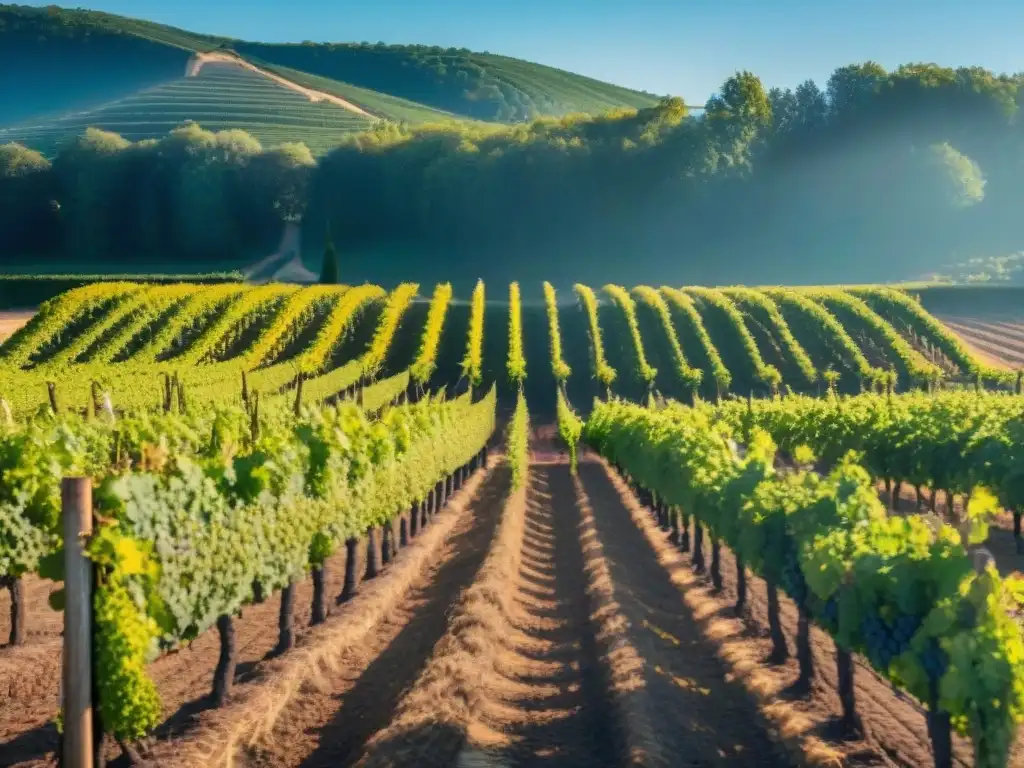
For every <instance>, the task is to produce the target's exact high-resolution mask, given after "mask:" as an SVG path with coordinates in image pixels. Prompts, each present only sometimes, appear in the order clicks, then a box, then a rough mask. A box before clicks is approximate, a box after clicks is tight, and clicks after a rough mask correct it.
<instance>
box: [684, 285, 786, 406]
mask: <svg viewBox="0 0 1024 768" xmlns="http://www.w3.org/2000/svg"><path fill="white" fill-rule="evenodd" d="M683 292H684V293H685V294H687V295H689V296H690V297H691V298H693V299H696V300H697V301H698V302H699V303H700V309H701V310H702V311H701V317H702V319H703V320H704V324H705V326H710V327H711V328H712V329H713V331H712V332H711V336H712V338H714V335H715V333H717V334H718V337H719V340H718V342H717V343H716V344H715V346H716V347H717V348H718V349H719V350H720V351H721V350H723V349H724V350H725V352H724V354H725V355H726V356H727V357H728V358H729V363H728V365H729V370H730V372H731V373H732V374H733V375H734V376H735V375H737V374H740V375H743V376H744V377H745V378H746V380H747V381H746V382H745V383H746V384H747V385H748V386H751V387H753V386H755V385H756V384H757V383H758V382H760V383H761V384H762V385H764V386H767V387H768V388H769V389H770V390H771V391H775V390H776V389H778V386H779V384H781V383H782V374H781V373H780V372H779V370H778V369H777V368H775V367H774V366H771V365H768V364H766V363H765V362H764V359H763V358H762V357H761V352H760V351H759V350H758V348H757V342H756V341H754V337H753V336H751V335H750V330H749V329H748V328H747V325H746V322H745V321H744V320H743V315H741V314H740V312H739V310H738V309H736V306H735V305H734V304H733V302H732V300H730V299H729V297H728V296H726V295H725V294H723V293H722V292H721V291H719V290H716V289H713V288H698V287H695V286H690V287H687V288H684V289H683ZM723 342H724V343H723ZM734 383H739V382H734Z"/></svg>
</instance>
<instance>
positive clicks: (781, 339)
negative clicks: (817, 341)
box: [723, 288, 818, 388]
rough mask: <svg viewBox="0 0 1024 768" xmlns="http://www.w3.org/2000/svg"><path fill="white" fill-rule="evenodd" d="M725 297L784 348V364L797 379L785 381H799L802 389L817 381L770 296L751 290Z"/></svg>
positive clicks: (731, 291)
mask: <svg viewBox="0 0 1024 768" xmlns="http://www.w3.org/2000/svg"><path fill="white" fill-rule="evenodd" d="M723 293H724V294H725V295H726V296H727V297H728V298H730V299H732V300H733V301H734V302H735V303H736V304H738V305H739V306H740V308H741V309H742V310H743V311H744V312H745V313H746V314H747V315H748V316H749V317H750V318H751V319H752V320H753V321H754V322H757V323H759V324H760V325H761V326H762V327H763V328H764V329H765V332H766V333H767V334H768V335H769V336H771V338H772V340H773V341H774V342H775V343H777V344H781V345H782V349H783V351H784V358H785V359H784V361H783V362H784V364H785V365H787V366H789V367H790V369H793V370H794V371H795V372H796V373H797V375H796V376H787V377H786V378H789V379H792V380H794V381H800V380H801V379H802V381H800V383H801V384H802V385H803V387H805V388H806V387H810V386H811V385H813V384H814V383H815V382H816V381H817V380H818V372H817V370H816V369H815V367H814V363H813V362H811V358H810V356H809V355H808V354H807V351H806V350H805V349H804V348H803V346H802V345H801V344H800V342H799V341H797V340H796V338H795V337H794V336H793V332H792V331H791V330H790V328H789V323H787V322H786V318H785V317H783V315H782V313H781V312H780V311H779V308H778V306H776V304H775V301H774V300H773V299H772V298H771V296H768V295H767V294H765V293H763V292H761V291H756V290H751V289H749V288H726V289H725V290H724V291H723Z"/></svg>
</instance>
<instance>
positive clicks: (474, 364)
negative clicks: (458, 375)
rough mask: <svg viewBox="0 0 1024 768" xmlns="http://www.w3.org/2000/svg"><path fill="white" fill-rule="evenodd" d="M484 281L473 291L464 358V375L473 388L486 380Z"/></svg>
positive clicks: (479, 281)
mask: <svg viewBox="0 0 1024 768" xmlns="http://www.w3.org/2000/svg"><path fill="white" fill-rule="evenodd" d="M485 300H486V297H485V294H484V281H483V280H478V281H477V284H476V288H474V289H473V298H472V299H471V301H470V306H469V335H468V337H467V339H466V355H465V357H463V358H462V375H463V376H465V377H467V378H468V379H469V381H470V383H471V384H472V385H473V386H479V385H480V383H481V382H482V381H483V379H484V371H483V355H484V308H485Z"/></svg>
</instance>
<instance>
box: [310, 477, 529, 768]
mask: <svg viewBox="0 0 1024 768" xmlns="http://www.w3.org/2000/svg"><path fill="white" fill-rule="evenodd" d="M509 481H510V477H509V472H508V469H507V467H505V466H500V467H498V468H496V469H495V470H494V472H493V473H492V474H491V476H490V477H489V478H488V479H487V480H486V481H485V485H484V487H482V488H481V489H480V491H479V493H478V495H477V498H476V499H475V500H474V501H473V504H472V506H473V509H474V513H475V516H476V524H475V525H473V526H471V527H470V528H468V529H467V530H465V531H464V532H462V533H460V534H458V535H456V536H455V537H454V538H453V539H451V545H452V548H453V551H454V552H455V555H454V556H453V557H452V558H450V559H449V560H448V561H446V562H445V563H444V564H443V565H442V566H441V567H440V568H439V569H438V570H437V572H436V573H435V576H434V578H433V580H432V581H431V583H430V584H429V585H428V586H426V587H425V589H423V590H422V592H421V593H420V599H421V601H422V602H421V604H420V605H419V606H418V608H417V611H416V613H415V615H414V616H413V618H412V620H411V621H410V622H409V623H408V624H406V626H405V627H404V628H403V629H402V631H401V632H400V633H399V634H398V636H397V637H396V638H395V639H394V640H393V641H392V643H391V644H390V645H389V646H388V647H387V649H386V650H385V651H384V652H383V653H381V654H380V656H378V657H377V658H376V659H375V660H374V661H373V662H372V663H371V664H370V666H369V667H368V668H367V669H366V671H365V672H364V673H363V674H362V675H361V676H360V677H359V679H358V680H357V681H356V683H355V685H354V686H353V687H352V688H351V690H349V691H348V692H347V693H346V694H345V695H344V697H341V698H339V706H338V710H337V712H336V713H335V714H334V716H333V717H332V718H331V720H330V722H328V723H327V724H326V725H325V726H323V727H322V728H321V729H320V731H319V746H318V747H317V749H316V750H314V751H313V752H312V753H311V754H309V755H308V756H307V757H306V759H305V760H304V761H303V762H302V765H303V766H306V767H308V768H312V767H313V766H320V767H322V768H327V767H328V766H330V768H340V766H346V765H352V764H354V763H355V762H356V761H357V760H358V759H359V758H360V757H361V756H362V752H363V747H364V746H365V744H366V742H367V741H368V740H369V739H370V737H371V736H373V734H374V733H376V732H377V731H378V730H380V729H381V728H383V727H384V726H385V725H387V724H388V722H389V721H390V720H391V718H392V716H393V714H394V710H395V708H396V706H397V705H398V703H399V701H400V699H401V697H402V694H403V693H404V692H405V690H406V689H407V688H408V687H409V686H410V685H412V684H413V683H414V682H415V680H416V678H417V677H418V676H419V674H420V672H422V670H423V667H424V665H425V664H426V662H427V660H428V659H429V658H430V654H431V651H432V650H433V648H434V645H436V643H437V641H438V640H440V639H441V637H442V636H443V635H444V633H445V630H446V628H447V625H448V613H449V610H450V609H451V606H452V604H453V603H454V602H455V601H456V600H457V598H458V596H459V594H460V593H461V592H462V590H463V589H465V588H466V587H467V586H468V585H469V584H470V583H471V582H472V581H473V579H474V578H475V577H476V574H477V571H479V570H480V566H481V565H483V561H484V558H485V556H486V554H487V550H488V545H489V544H490V541H491V539H492V538H493V536H494V532H495V529H496V527H497V524H498V520H499V519H500V513H501V509H502V506H503V502H504V499H505V497H506V496H507V494H508V489H509ZM437 736H438V737H440V734H437ZM410 738H411V736H410ZM419 738H423V735H422V734H420V736H419ZM435 743H436V742H435ZM456 743H457V742H456ZM454 757H455V754H451V755H450V756H449V758H448V760H449V761H450V760H451V759H454ZM442 758H443V755H437V756H436V759H438V760H441V759H442ZM415 764H416V765H420V764H423V763H421V762H416V763H415ZM437 764H439V765H441V764H446V763H443V762H439V763H437Z"/></svg>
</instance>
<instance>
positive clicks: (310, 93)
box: [185, 51, 377, 120]
mask: <svg viewBox="0 0 1024 768" xmlns="http://www.w3.org/2000/svg"><path fill="white" fill-rule="evenodd" d="M213 62H219V63H221V64H234V65H236V66H239V67H242V68H243V69H248V70H250V71H252V72H255V73H256V74H259V75H263V77H266V78H269V79H270V80H273V81H274V82H275V83H277V84H278V85H281V86H283V87H285V88H287V89H288V90H290V91H295V92H296V93H301V94H302V95H303V96H305V97H306V98H307V99H309V100H310V101H312V102H320V101H329V102H330V103H332V104H336V105H337V106H339V107H342V108H343V109H347V110H348V111H349V112H355V113H356V114H357V115H362V116H363V117H367V118H369V119H370V120H376V119H377V118H376V117H375V116H374V115H371V114H370V113H369V112H367V111H366V110H365V109H363V108H362V107H359V106H356V105H355V104H353V103H352V102H351V101H346V100H345V99H343V98H341V97H340V96H335V95H334V94H333V93H326V92H325V91H316V90H313V89H312V88H306V87H304V86H301V85H299V84H298V83H293V82H292V81H291V80H288V79H287V78H284V77H281V76H280V75H276V74H274V73H273V72H268V71H267V70H265V69H261V68H259V67H257V66H256V65H255V64H250V63H249V62H248V61H246V60H245V59H242V58H239V57H238V56H235V55H233V54H230V53H224V52H223V51H212V52H210V53H195V54H193V56H192V58H191V59H189V62H188V66H187V69H186V72H185V76H186V77H195V76H196V75H198V74H199V72H200V71H201V70H202V68H203V66H204V65H206V64H210V63H213Z"/></svg>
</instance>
